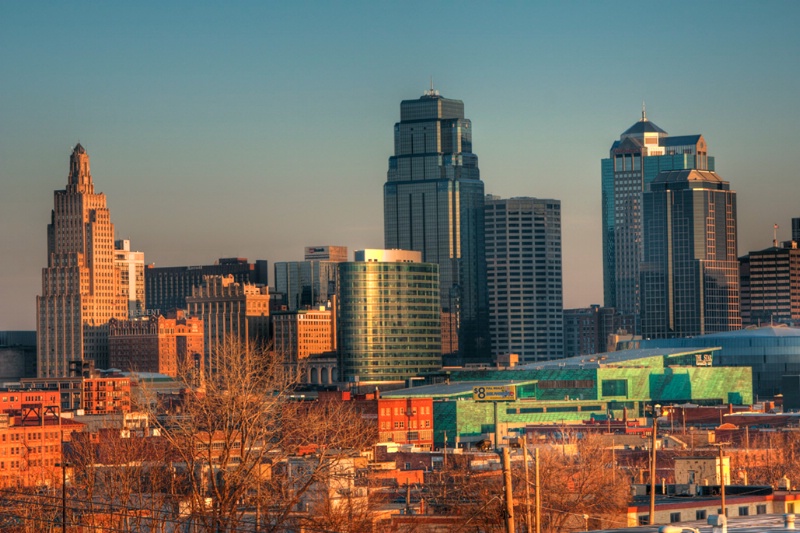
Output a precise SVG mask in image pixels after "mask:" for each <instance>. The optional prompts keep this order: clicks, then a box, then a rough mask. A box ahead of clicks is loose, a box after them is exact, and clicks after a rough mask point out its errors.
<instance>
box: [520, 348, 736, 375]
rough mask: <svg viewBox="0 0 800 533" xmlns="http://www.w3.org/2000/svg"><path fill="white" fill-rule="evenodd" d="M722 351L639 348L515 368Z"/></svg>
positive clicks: (593, 365) (591, 364) (586, 365)
mask: <svg viewBox="0 0 800 533" xmlns="http://www.w3.org/2000/svg"><path fill="white" fill-rule="evenodd" d="M720 349H721V348H718V347H705V348H703V347H699V348H639V349H636V350H620V351H618V352H605V353H598V354H593V355H578V356H575V357H566V358H564V359H553V360H551V361H541V362H536V363H528V364H525V365H519V366H516V367H515V368H516V369H519V370H540V369H541V370H543V369H551V368H567V367H569V368H575V367H577V368H602V367H606V366H613V365H616V364H620V363H631V362H634V361H637V360H639V359H642V360H644V359H649V358H652V357H667V358H670V357H679V356H684V355H694V354H696V353H708V352H709V351H716V350H720ZM643 362H644V361H643ZM512 370H513V369H512Z"/></svg>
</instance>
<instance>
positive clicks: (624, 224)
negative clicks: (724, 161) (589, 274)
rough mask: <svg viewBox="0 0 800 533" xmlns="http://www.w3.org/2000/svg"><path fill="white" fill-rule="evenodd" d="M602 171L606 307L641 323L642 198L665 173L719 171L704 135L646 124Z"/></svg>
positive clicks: (632, 131)
mask: <svg viewBox="0 0 800 533" xmlns="http://www.w3.org/2000/svg"><path fill="white" fill-rule="evenodd" d="M601 169H602V228H603V229H602V231H603V301H604V305H605V307H614V308H616V309H617V310H618V311H620V312H622V313H626V314H632V315H634V316H635V317H637V326H636V330H637V333H638V332H639V329H640V328H639V325H638V316H639V310H640V309H639V308H640V287H639V283H640V276H639V264H640V263H641V261H642V220H641V217H642V208H641V202H642V193H644V192H647V191H648V190H649V189H650V184H651V183H652V182H653V180H654V179H655V178H656V176H658V174H659V173H660V172H663V171H668V170H684V169H697V170H710V171H713V170H714V158H713V157H708V147H707V145H706V142H705V139H704V138H703V136H702V135H681V136H673V137H670V136H669V134H668V133H667V132H666V131H664V130H663V129H661V128H659V127H658V126H656V125H655V124H654V123H652V122H651V121H649V120H648V119H647V115H646V113H645V110H644V108H643V109H642V119H641V120H640V121H639V122H637V123H635V124H634V125H633V126H631V127H630V128H628V129H627V130H625V132H623V133H622V135H621V136H620V138H619V140H618V141H614V143H613V144H612V145H611V150H610V152H609V157H608V158H606V159H603V160H602V162H601Z"/></svg>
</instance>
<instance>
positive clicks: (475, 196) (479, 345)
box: [383, 90, 490, 362]
mask: <svg viewBox="0 0 800 533" xmlns="http://www.w3.org/2000/svg"><path fill="white" fill-rule="evenodd" d="M483 204H484V191H483V182H482V181H481V179H480V173H479V171H478V157H477V156H476V155H475V154H473V153H472V124H471V122H470V121H469V120H468V119H466V118H464V103H463V102H462V101H460V100H450V99H448V98H443V97H442V96H440V95H439V93H438V91H434V90H430V91H426V92H425V94H424V95H423V96H422V97H421V98H419V99H417V100H404V101H403V102H402V103H401V104H400V122H398V123H396V124H395V126H394V155H393V156H392V157H390V158H389V171H388V172H387V182H386V184H385V185H384V187H383V206H384V238H385V245H386V248H387V249H404V250H416V251H418V252H421V253H422V261H424V262H426V263H436V264H437V265H439V276H440V277H439V280H440V287H441V296H440V300H441V302H440V304H441V308H442V309H443V310H444V311H445V312H452V313H453V316H454V317H455V319H456V321H457V328H458V339H459V341H458V346H459V358H460V359H461V360H462V361H463V362H475V361H486V360H488V358H489V350H490V348H489V337H488V307H487V288H486V257H485V253H484V233H483Z"/></svg>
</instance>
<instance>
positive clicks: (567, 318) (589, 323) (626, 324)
mask: <svg viewBox="0 0 800 533" xmlns="http://www.w3.org/2000/svg"><path fill="white" fill-rule="evenodd" d="M634 327H635V320H634V317H633V315H630V314H623V313H620V312H618V311H617V310H616V309H614V308H609V307H600V306H599V305H592V306H589V307H583V308H579V309H564V357H573V356H576V355H591V354H595V353H602V352H613V351H615V350H616V342H614V341H611V342H610V338H609V337H611V339H616V337H617V335H627V334H631V333H632V332H633V329H634Z"/></svg>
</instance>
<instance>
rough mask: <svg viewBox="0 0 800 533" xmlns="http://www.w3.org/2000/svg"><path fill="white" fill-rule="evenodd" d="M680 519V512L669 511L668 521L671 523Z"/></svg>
mask: <svg viewBox="0 0 800 533" xmlns="http://www.w3.org/2000/svg"><path fill="white" fill-rule="evenodd" d="M680 521H681V513H669V522H670V524H673V523H675V522H680Z"/></svg>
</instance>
